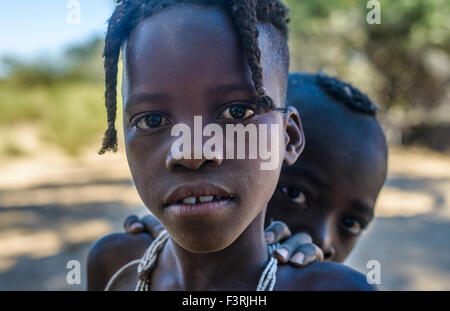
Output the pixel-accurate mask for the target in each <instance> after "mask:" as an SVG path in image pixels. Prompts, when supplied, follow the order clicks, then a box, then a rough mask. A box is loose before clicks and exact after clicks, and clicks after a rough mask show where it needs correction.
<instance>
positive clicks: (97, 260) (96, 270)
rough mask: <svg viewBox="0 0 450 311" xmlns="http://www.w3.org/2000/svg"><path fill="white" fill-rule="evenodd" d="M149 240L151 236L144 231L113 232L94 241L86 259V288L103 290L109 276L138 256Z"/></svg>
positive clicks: (148, 243)
mask: <svg viewBox="0 0 450 311" xmlns="http://www.w3.org/2000/svg"><path fill="white" fill-rule="evenodd" d="M151 242H152V238H151V236H150V235H148V234H144V233H141V234H128V233H113V234H109V235H107V236H104V237H102V238H100V239H98V240H97V241H95V242H94V244H93V245H92V247H91V249H90V251H89V255H88V259H87V284H88V285H87V289H88V290H103V289H104V288H105V286H106V284H107V283H108V281H109V279H110V278H111V276H112V275H113V274H114V273H115V272H116V271H117V270H118V269H119V268H120V267H122V266H123V265H125V264H127V263H128V262H130V261H132V260H135V259H138V258H140V257H141V256H142V255H143V254H144V252H145V250H146V249H147V247H148V246H149V245H150V243H151Z"/></svg>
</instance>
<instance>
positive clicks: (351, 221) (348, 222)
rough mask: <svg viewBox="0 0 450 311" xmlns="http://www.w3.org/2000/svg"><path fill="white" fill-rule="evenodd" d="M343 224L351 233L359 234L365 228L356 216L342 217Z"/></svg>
mask: <svg viewBox="0 0 450 311" xmlns="http://www.w3.org/2000/svg"><path fill="white" fill-rule="evenodd" d="M342 226H343V227H344V229H345V230H347V231H348V232H350V233H351V234H354V235H358V234H360V233H361V231H362V230H363V226H362V225H361V222H359V220H357V219H356V218H354V217H345V218H344V219H342Z"/></svg>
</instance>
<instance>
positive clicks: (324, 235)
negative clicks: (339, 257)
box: [313, 224, 335, 260]
mask: <svg viewBox="0 0 450 311" xmlns="http://www.w3.org/2000/svg"><path fill="white" fill-rule="evenodd" d="M330 230H331V228H329V225H327V224H322V225H320V226H318V227H317V230H315V234H314V237H313V240H314V244H316V245H317V246H319V247H320V248H321V249H322V251H323V257H324V259H325V260H328V259H330V258H332V257H333V256H334V254H335V249H334V246H333V245H332V243H331V240H332V239H331V234H332V232H331V231H330Z"/></svg>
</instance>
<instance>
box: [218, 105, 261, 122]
mask: <svg viewBox="0 0 450 311" xmlns="http://www.w3.org/2000/svg"><path fill="white" fill-rule="evenodd" d="M254 113H255V112H254V111H253V110H251V109H250V108H248V107H247V106H245V105H232V106H229V107H227V108H226V109H225V110H224V112H223V113H222V117H223V118H225V119H246V118H248V117H250V116H252V115H253V114H254Z"/></svg>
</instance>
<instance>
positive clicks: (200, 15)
mask: <svg viewBox="0 0 450 311" xmlns="http://www.w3.org/2000/svg"><path fill="white" fill-rule="evenodd" d="M174 21H176V22H174ZM169 22H170V23H169ZM168 24H170V27H167V26H165V25H168ZM260 46H261V50H262V60H261V65H262V67H263V70H264V86H265V87H266V88H267V91H268V94H269V96H271V97H272V99H273V100H274V103H275V105H276V106H278V107H281V106H282V105H283V100H284V98H285V94H280V91H279V90H281V89H282V83H285V77H284V79H283V77H281V76H280V75H279V73H278V70H275V68H276V67H277V66H276V65H275V64H274V62H275V61H276V60H274V59H273V58H272V57H270V56H271V53H269V52H270V46H271V41H270V38H269V37H268V36H267V35H266V34H265V31H264V27H261V37H260ZM205 51H207V53H205ZM124 59H125V63H124V68H125V71H124V85H123V95H124V134H125V135H124V136H125V145H126V151H127V158H128V163H129V166H130V169H131V173H132V177H133V180H134V183H135V185H136V188H137V191H138V193H139V195H140V197H141V199H142V201H143V202H144V204H145V205H146V206H147V207H148V208H149V209H150V211H151V212H152V214H153V215H155V216H156V217H157V218H158V220H159V221H160V222H161V223H162V224H163V225H164V227H165V228H166V229H167V231H168V232H169V234H170V236H171V239H170V240H169V242H168V243H166V245H165V247H164V248H163V250H162V251H161V253H160V255H159V259H160V260H159V261H158V263H159V264H158V265H157V266H156V267H155V269H154V270H153V272H152V274H151V281H150V284H151V290H255V288H256V284H257V282H258V279H259V277H260V274H261V271H262V270H263V268H264V266H265V265H266V263H267V260H268V254H267V243H266V241H265V238H264V233H263V225H264V217H265V208H266V206H267V204H268V202H269V200H270V198H271V195H272V194H273V192H274V190H275V187H276V185H277V181H278V178H279V174H280V170H281V164H282V163H281V161H280V163H279V166H278V168H277V169H275V170H269V171H262V170H260V163H261V160H260V159H257V160H220V159H213V160H206V159H191V160H187V159H181V160H175V159H173V157H172V156H171V154H170V148H171V144H172V143H173V141H174V140H175V139H176V137H171V135H170V127H171V126H170V124H175V123H186V124H188V125H190V126H192V122H193V116H194V115H201V116H203V120H204V122H205V123H212V122H214V123H218V124H221V125H223V126H225V124H226V123H231V122H242V123H243V124H244V125H245V124H247V123H249V122H252V123H254V124H256V125H257V124H260V123H270V124H274V123H277V124H279V125H280V127H281V129H282V131H280V135H279V140H280V142H281V143H280V147H279V148H280V149H279V152H280V154H281V155H282V157H281V159H284V162H285V163H286V164H287V165H291V164H293V163H294V162H295V161H296V160H297V158H298V155H299V154H300V153H301V151H302V149H303V143H304V139H303V132H302V129H301V123H300V119H299V116H298V113H297V112H296V110H295V109H290V110H289V111H288V112H287V113H284V114H281V113H279V112H274V111H272V112H268V113H257V112H255V113H254V114H252V116H251V117H250V118H246V119H245V120H242V119H240V120H233V119H228V118H225V117H224V116H225V115H226V114H224V111H226V109H227V108H228V107H229V106H230V105H235V104H239V105H242V104H243V103H252V102H253V101H254V98H255V96H256V94H255V91H254V88H252V81H251V76H250V70H249V68H248V65H247V63H246V61H245V57H244V55H243V53H242V52H241V51H240V48H239V43H238V38H237V35H236V33H235V31H234V29H233V26H232V23H231V21H230V19H229V17H228V15H227V14H226V13H225V12H222V11H221V10H219V9H216V8H203V7H199V6H194V5H184V6H174V7H171V8H169V9H166V10H165V11H163V12H161V13H159V14H157V15H155V16H152V17H149V18H147V19H145V20H144V21H142V22H141V23H140V24H139V25H138V26H137V27H136V28H135V29H134V31H133V32H132V33H131V35H130V37H129V40H128V44H127V46H126V53H125V56H124ZM231 85H232V86H233V87H231ZM236 86H238V87H236ZM144 94H145V96H143V95H144ZM248 108H249V110H251V108H252V106H251V105H249V106H248ZM153 113H157V114H159V115H160V116H161V118H159V117H158V119H164V122H161V124H160V125H161V126H158V127H157V128H151V129H149V128H145V127H146V126H147V125H148V124H147V123H148V122H146V121H145V122H140V121H137V120H139V118H140V117H142V116H144V115H148V114H153ZM153 116H154V115H153ZM153 119H154V118H153ZM139 126H141V127H139ZM149 159H151V160H149ZM262 181H264V182H262ZM210 184H214V185H215V189H213V190H211V186H210ZM217 188H219V189H220V190H217ZM177 191H178V192H177ZM215 192H221V193H220V194H221V195H223V196H225V197H227V199H226V200H225V201H226V202H225V206H226V208H222V209H219V210H216V211H214V212H212V213H208V214H206V215H201V216H192V215H184V216H183V215H180V214H177V213H176V212H174V210H173V209H172V208H170V206H172V205H171V204H172V202H171V200H172V199H174V197H176V196H177V195H178V196H180V195H181V196H189V195H194V196H201V195H212V194H217V193H215ZM168 206H169V208H168ZM150 242H151V238H150V237H149V236H148V235H145V234H139V235H127V234H115V235H111V236H107V237H105V238H103V239H101V240H99V241H98V242H97V243H96V244H95V245H94V246H93V249H92V250H91V252H90V255H89V258H88V289H89V290H102V289H103V288H104V287H105V285H106V283H107V281H108V279H109V278H110V277H111V275H112V273H113V272H114V271H116V269H118V268H119V267H120V266H121V265H123V264H125V263H126V262H128V261H130V260H132V259H135V258H139V257H141V256H142V254H143V252H144V251H145V249H146V248H147V247H148V244H149V243H150ZM237 258H246V260H245V261H242V260H236V259H237ZM231 272H232V273H231ZM277 278H278V282H277V285H276V287H275V290H298V289H371V288H372V287H370V286H369V285H367V283H366V281H365V277H364V276H362V275H360V274H359V273H357V272H356V271H353V270H351V269H349V268H347V267H344V266H340V265H335V264H328V263H322V262H318V263H317V264H312V265H310V266H308V267H307V268H303V269H295V268H292V267H290V266H282V267H280V269H279V271H278V274H277ZM329 278H331V279H333V280H334V281H335V282H334V283H333V282H330V281H329ZM136 279H137V275H136V271H135V270H134V269H133V270H130V271H129V272H127V273H126V274H125V275H124V277H123V278H122V279H121V280H120V282H118V283H117V284H116V286H115V287H114V288H113V289H116V290H132V289H134V287H135V285H136Z"/></svg>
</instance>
